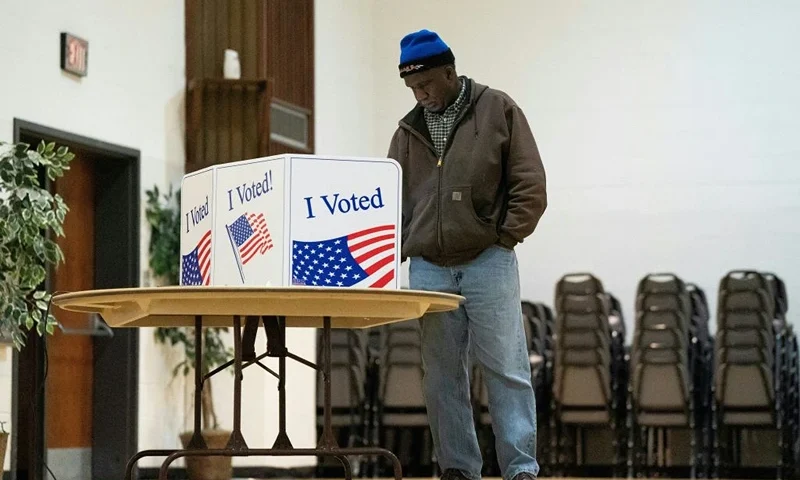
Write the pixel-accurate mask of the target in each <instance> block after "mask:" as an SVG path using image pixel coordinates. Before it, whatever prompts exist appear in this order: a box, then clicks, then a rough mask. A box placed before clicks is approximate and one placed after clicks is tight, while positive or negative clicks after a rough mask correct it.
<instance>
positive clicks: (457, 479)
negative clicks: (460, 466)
mask: <svg viewBox="0 0 800 480" xmlns="http://www.w3.org/2000/svg"><path fill="white" fill-rule="evenodd" d="M439 480H469V479H468V478H467V477H466V476H464V474H463V473H461V470H456V469H455V468H448V469H447V470H445V471H444V472H443V473H442V476H441V477H439Z"/></svg>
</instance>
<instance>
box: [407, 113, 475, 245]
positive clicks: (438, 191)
mask: <svg viewBox="0 0 800 480" xmlns="http://www.w3.org/2000/svg"><path fill="white" fill-rule="evenodd" d="M471 107H472V105H471V104H469V105H467V106H466V108H465V109H464V110H463V111H462V112H461V114H460V115H459V116H458V118H456V121H455V122H454V123H453V126H452V127H451V128H450V132H448V135H447V140H446V141H445V144H444V149H443V150H442V154H441V155H439V154H438V153H437V152H436V148H435V147H434V146H433V145H432V144H431V143H430V142H429V141H428V140H427V139H426V138H425V137H423V136H422V135H421V134H420V133H419V132H417V131H416V130H414V129H413V128H411V125H408V124H406V123H403V122H401V123H400V125H401V126H402V127H404V128H405V129H406V130H408V131H409V132H411V134H412V135H414V136H415V137H417V139H419V140H420V141H421V142H422V143H423V144H425V145H426V146H427V147H428V148H429V149H430V150H431V151H432V152H433V154H434V155H436V156H437V157H438V160H437V162H436V173H437V175H438V179H437V181H438V185H437V188H436V223H437V225H436V243H438V245H439V250H440V251H441V252H442V254H444V237H443V236H442V169H443V165H444V156H445V154H446V153H447V149H448V148H450V144H451V143H452V139H453V132H455V131H456V127H458V125H459V124H460V123H461V120H463V119H464V117H465V116H466V115H467V112H468V111H469V110H470V108H471Z"/></svg>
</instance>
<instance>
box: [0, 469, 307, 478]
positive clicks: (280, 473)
mask: <svg viewBox="0 0 800 480" xmlns="http://www.w3.org/2000/svg"><path fill="white" fill-rule="evenodd" d="M315 473H316V467H303V468H275V467H234V468H233V478H258V479H262V478H265V479H266V478H314V476H315V475H314V474H315ZM167 478H169V479H170V480H187V478H188V477H187V476H186V469H185V468H184V467H175V468H170V469H169V474H168V475H167ZM157 479H158V468H155V467H151V468H140V469H139V480H157ZM3 480H5V478H4V479H3Z"/></svg>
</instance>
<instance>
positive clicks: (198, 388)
mask: <svg viewBox="0 0 800 480" xmlns="http://www.w3.org/2000/svg"><path fill="white" fill-rule="evenodd" d="M194 345H195V349H194V433H193V434H192V439H191V440H190V441H189V444H188V445H186V448H207V445H206V441H205V439H204V438H203V435H202V434H201V433H200V432H201V430H202V425H201V423H200V414H201V410H202V396H203V372H202V369H203V317H202V315H196V316H195V317H194Z"/></svg>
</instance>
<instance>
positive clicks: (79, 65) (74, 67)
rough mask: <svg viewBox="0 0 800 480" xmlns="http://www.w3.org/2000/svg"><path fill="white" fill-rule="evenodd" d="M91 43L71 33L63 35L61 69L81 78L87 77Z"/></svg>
mask: <svg viewBox="0 0 800 480" xmlns="http://www.w3.org/2000/svg"><path fill="white" fill-rule="evenodd" d="M88 59H89V42H87V41H86V40H84V39H82V38H78V37H76V36H75V35H72V34H70V33H62V34H61V69H62V70H65V71H67V72H69V73H72V74H75V75H78V76H80V77H85V76H86V71H87V68H88V66H89V65H88Z"/></svg>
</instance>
